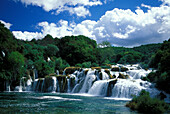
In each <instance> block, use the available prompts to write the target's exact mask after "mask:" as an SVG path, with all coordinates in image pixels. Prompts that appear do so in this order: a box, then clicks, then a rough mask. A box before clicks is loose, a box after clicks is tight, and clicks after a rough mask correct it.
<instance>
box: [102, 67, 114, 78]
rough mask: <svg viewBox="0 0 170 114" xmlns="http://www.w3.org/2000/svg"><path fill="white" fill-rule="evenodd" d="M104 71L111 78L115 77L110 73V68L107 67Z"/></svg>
mask: <svg viewBox="0 0 170 114" xmlns="http://www.w3.org/2000/svg"><path fill="white" fill-rule="evenodd" d="M104 72H105V73H107V74H108V75H109V77H110V79H113V76H112V75H111V74H110V70H109V69H105V70H104Z"/></svg>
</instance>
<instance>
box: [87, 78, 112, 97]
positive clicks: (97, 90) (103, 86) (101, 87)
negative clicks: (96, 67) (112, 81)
mask: <svg viewBox="0 0 170 114" xmlns="http://www.w3.org/2000/svg"><path fill="white" fill-rule="evenodd" d="M108 84H109V81H108V80H99V81H95V82H94V84H93V86H92V87H91V88H90V90H89V91H88V94H92V95H96V96H106V95H107V88H108Z"/></svg>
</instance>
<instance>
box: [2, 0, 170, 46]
mask: <svg viewBox="0 0 170 114" xmlns="http://www.w3.org/2000/svg"><path fill="white" fill-rule="evenodd" d="M0 21H1V22H2V23H3V24H4V25H5V26H6V27H7V28H8V29H10V31H11V32H12V33H13V34H14V36H15V37H16V38H17V39H22V40H28V41H30V40H32V39H33V38H35V39H42V38H44V36H46V35H47V34H50V35H52V36H53V37H54V38H56V37H57V38H62V37H64V36H71V35H75V36H77V35H85V36H87V37H89V38H91V39H94V40H96V42H97V43H101V42H102V41H109V42H110V43H111V44H112V45H113V46H123V47H134V46H139V45H144V44H150V43H161V42H163V41H164V40H168V39H169V38H170V0H0Z"/></svg>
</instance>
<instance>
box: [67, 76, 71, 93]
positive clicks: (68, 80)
mask: <svg viewBox="0 0 170 114" xmlns="http://www.w3.org/2000/svg"><path fill="white" fill-rule="evenodd" d="M70 81H71V79H67V88H68V89H67V92H68V93H70V92H71V88H70Z"/></svg>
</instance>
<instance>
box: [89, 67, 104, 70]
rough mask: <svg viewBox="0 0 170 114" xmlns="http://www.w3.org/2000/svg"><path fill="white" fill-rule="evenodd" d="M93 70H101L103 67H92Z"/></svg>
mask: <svg viewBox="0 0 170 114" xmlns="http://www.w3.org/2000/svg"><path fill="white" fill-rule="evenodd" d="M91 69H92V70H94V69H96V70H101V69H102V68H101V67H91Z"/></svg>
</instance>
